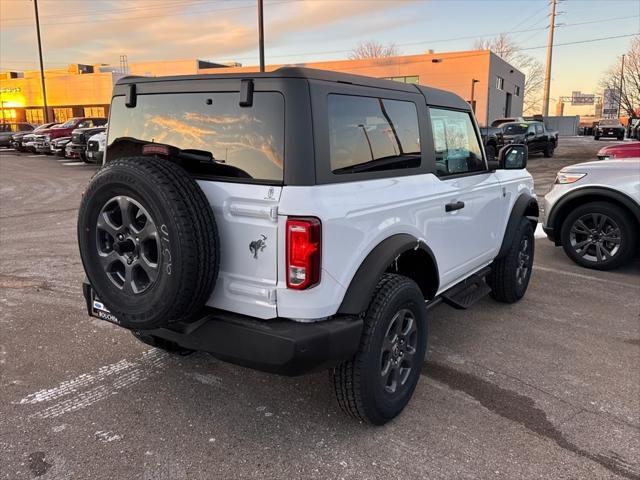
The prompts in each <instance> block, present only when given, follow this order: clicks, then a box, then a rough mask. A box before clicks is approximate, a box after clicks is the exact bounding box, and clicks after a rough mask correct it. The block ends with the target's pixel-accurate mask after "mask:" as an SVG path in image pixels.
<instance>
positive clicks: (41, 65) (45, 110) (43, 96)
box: [33, 0, 49, 123]
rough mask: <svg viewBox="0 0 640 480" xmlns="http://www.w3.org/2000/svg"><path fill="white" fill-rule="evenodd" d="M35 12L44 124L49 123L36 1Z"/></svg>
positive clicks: (34, 0) (34, 4) (34, 3)
mask: <svg viewBox="0 0 640 480" xmlns="http://www.w3.org/2000/svg"><path fill="white" fill-rule="evenodd" d="M33 7H34V9H35V11H36V32H37V33H38V55H39V56H40V82H41V83H42V102H43V103H44V122H45V123H47V122H48V121H49V108H48V107H47V88H46V87H45V84H44V65H43V63H42V42H41V40H40V18H39V17H38V0H33Z"/></svg>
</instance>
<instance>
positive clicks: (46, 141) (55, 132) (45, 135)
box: [35, 117, 107, 154]
mask: <svg viewBox="0 0 640 480" xmlns="http://www.w3.org/2000/svg"><path fill="white" fill-rule="evenodd" d="M105 123H107V119H106V118H90V117H74V118H70V119H69V120H67V121H66V122H64V123H63V124H61V125H58V126H56V127H55V128H47V129H45V130H41V131H39V132H38V135H36V137H35V149H36V151H37V152H40V153H47V154H51V140H55V139H56V138H60V137H70V136H71V132H73V131H74V130H75V129H76V128H88V127H100V126H102V125H104V124H105Z"/></svg>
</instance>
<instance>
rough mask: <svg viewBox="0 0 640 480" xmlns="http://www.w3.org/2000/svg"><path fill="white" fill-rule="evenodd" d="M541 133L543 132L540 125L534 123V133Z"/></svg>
mask: <svg viewBox="0 0 640 480" xmlns="http://www.w3.org/2000/svg"><path fill="white" fill-rule="evenodd" d="M542 133H544V132H543V130H542V125H540V124H536V134H538V135H542Z"/></svg>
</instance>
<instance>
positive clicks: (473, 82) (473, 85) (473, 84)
mask: <svg viewBox="0 0 640 480" xmlns="http://www.w3.org/2000/svg"><path fill="white" fill-rule="evenodd" d="M479 81H480V80H478V79H477V78H472V79H471V110H473V113H474V114H475V113H476V99H475V96H476V95H475V94H476V83H478V82H479Z"/></svg>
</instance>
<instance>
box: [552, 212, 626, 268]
mask: <svg viewBox="0 0 640 480" xmlns="http://www.w3.org/2000/svg"><path fill="white" fill-rule="evenodd" d="M634 227H635V226H634V224H633V223H632V221H631V218H630V216H629V215H628V214H627V213H626V212H625V211H624V210H623V209H622V208H620V207H618V206H617V205H614V204H611V203H607V202H590V203H586V204H584V205H581V206H579V207H578V208H575V209H574V210H573V211H572V212H571V213H570V214H569V215H568V216H567V218H565V220H564V221H563V222H562V226H561V229H560V232H561V237H560V238H561V241H562V247H563V248H564V251H565V252H566V254H567V256H568V257H569V258H570V259H571V260H573V261H574V262H575V263H577V264H578V265H580V266H582V267H587V268H593V269H596V270H610V269H613V268H616V267H619V266H621V265H622V264H624V263H626V262H628V261H630V259H631V257H632V256H633V253H634V246H635V245H637V243H636V241H637V240H636V237H637V233H636V231H635V228H634Z"/></svg>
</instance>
